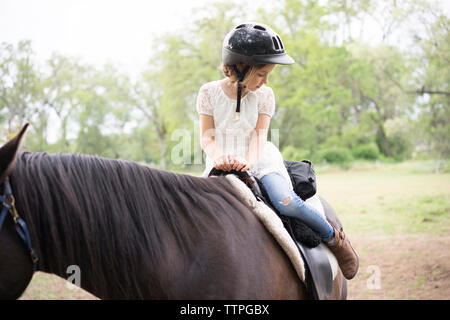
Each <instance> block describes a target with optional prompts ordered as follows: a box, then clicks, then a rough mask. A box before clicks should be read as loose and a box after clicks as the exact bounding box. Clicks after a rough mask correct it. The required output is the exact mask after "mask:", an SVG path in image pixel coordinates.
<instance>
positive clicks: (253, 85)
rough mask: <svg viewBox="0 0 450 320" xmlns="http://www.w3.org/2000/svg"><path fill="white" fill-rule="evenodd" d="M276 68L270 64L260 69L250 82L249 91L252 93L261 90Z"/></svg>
mask: <svg viewBox="0 0 450 320" xmlns="http://www.w3.org/2000/svg"><path fill="white" fill-rule="evenodd" d="M274 68H275V65H274V64H268V65H266V66H264V67H263V68H261V69H259V70H258V71H256V74H255V76H254V77H253V79H252V80H250V81H249V82H248V84H247V89H249V90H250V91H255V90H258V89H259V88H261V86H262V85H263V84H266V83H267V80H268V78H269V73H271V72H272V70H273V69H274Z"/></svg>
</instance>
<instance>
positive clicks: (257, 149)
mask: <svg viewBox="0 0 450 320" xmlns="http://www.w3.org/2000/svg"><path fill="white" fill-rule="evenodd" d="M270 119H271V117H270V116H269V115H268V114H265V113H260V114H258V121H257V122H256V127H255V129H254V130H253V132H252V135H251V138H250V145H249V148H248V151H247V154H246V155H245V160H247V163H248V165H249V167H250V169H251V168H252V167H253V166H254V165H255V163H256V161H258V159H259V156H260V155H261V152H262V150H263V148H264V144H265V143H266V141H267V133H268V132H269V125H270Z"/></svg>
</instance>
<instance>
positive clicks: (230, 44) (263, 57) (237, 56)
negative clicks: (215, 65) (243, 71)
mask: <svg viewBox="0 0 450 320" xmlns="http://www.w3.org/2000/svg"><path fill="white" fill-rule="evenodd" d="M222 62H223V63H224V64H227V65H235V64H237V63H243V64H246V65H250V66H253V65H255V64H293V63H294V59H292V58H291V57H290V56H289V55H288V54H287V53H286V51H285V50H284V46H283V42H282V41H281V38H280V36H279V35H278V34H277V33H276V32H275V31H273V30H272V29H271V28H270V27H268V26H266V25H264V24H262V23H244V24H240V25H238V26H237V27H235V28H234V29H233V30H231V31H230V32H229V33H228V34H227V35H226V36H225V39H224V40H223V47H222Z"/></svg>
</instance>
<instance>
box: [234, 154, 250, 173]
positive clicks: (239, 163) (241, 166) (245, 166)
mask: <svg viewBox="0 0 450 320" xmlns="http://www.w3.org/2000/svg"><path fill="white" fill-rule="evenodd" d="M251 168H252V165H250V163H249V162H248V161H247V160H245V159H244V158H241V157H235V161H234V164H233V167H232V170H236V171H243V172H245V171H247V170H250V169H251Z"/></svg>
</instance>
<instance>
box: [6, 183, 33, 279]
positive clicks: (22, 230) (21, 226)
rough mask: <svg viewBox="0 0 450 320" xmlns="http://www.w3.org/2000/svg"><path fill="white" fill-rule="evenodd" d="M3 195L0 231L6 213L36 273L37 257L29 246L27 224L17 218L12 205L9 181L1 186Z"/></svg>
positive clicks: (12, 198) (30, 245)
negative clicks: (10, 218)
mask: <svg viewBox="0 0 450 320" xmlns="http://www.w3.org/2000/svg"><path fill="white" fill-rule="evenodd" d="M2 187H3V194H0V201H1V212H0V231H1V230H2V227H3V223H4V222H5V219H6V216H7V215H8V212H9V213H10V214H11V217H12V219H13V220H14V224H15V228H16V231H17V234H18V235H19V237H20V238H21V239H22V241H23V242H24V244H25V246H26V247H27V249H28V251H29V253H30V257H31V261H32V262H33V270H34V271H36V270H37V267H38V261H39V259H38V256H37V254H36V252H35V251H34V249H33V246H32V244H31V236H30V231H29V230H28V227H27V224H26V223H25V221H24V220H23V219H22V218H21V217H20V216H19V214H18V212H17V209H16V206H15V204H14V196H13V194H12V189H11V185H10V184H9V179H8V178H6V180H5V181H4V182H3V184H2Z"/></svg>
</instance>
